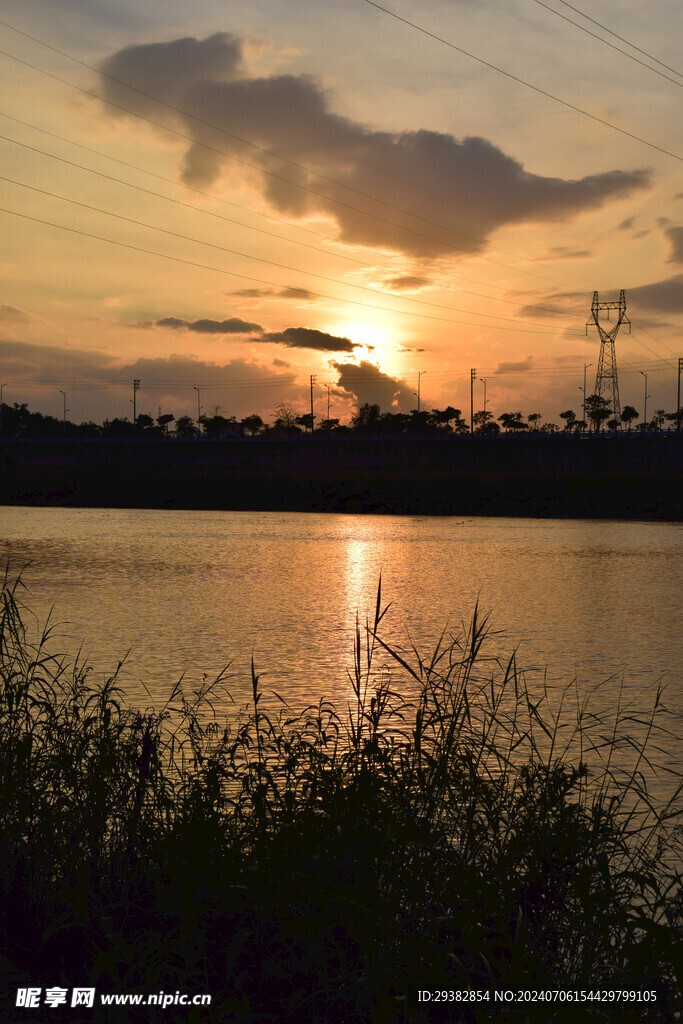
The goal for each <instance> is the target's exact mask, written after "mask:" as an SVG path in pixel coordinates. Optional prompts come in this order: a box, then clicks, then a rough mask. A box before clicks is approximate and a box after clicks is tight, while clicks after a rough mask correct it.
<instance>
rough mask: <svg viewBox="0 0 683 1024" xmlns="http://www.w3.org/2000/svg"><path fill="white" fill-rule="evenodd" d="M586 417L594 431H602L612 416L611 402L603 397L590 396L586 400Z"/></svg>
mask: <svg viewBox="0 0 683 1024" xmlns="http://www.w3.org/2000/svg"><path fill="white" fill-rule="evenodd" d="M586 415H587V416H588V421H589V423H590V424H591V427H592V428H593V430H600V427H601V426H602V424H603V423H604V422H605V421H606V420H608V419H609V418H610V416H611V415H612V411H611V409H610V405H609V402H608V401H607V399H606V398H603V397H602V395H589V396H588V398H587V399H586Z"/></svg>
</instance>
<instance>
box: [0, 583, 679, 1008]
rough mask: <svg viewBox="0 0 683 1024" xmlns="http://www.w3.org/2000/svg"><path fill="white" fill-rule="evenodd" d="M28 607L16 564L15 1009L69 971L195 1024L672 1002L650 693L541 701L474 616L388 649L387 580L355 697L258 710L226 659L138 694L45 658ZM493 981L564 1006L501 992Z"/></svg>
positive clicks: (1, 861) (5, 874)
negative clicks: (227, 694) (231, 682)
mask: <svg viewBox="0 0 683 1024" xmlns="http://www.w3.org/2000/svg"><path fill="white" fill-rule="evenodd" d="M23 601H24V595H23V584H22V581H21V576H20V574H19V575H16V576H14V577H13V576H12V575H11V573H10V571H9V569H8V570H6V572H5V577H4V582H3V584H2V593H1V603H0V751H1V753H0V820H1V824H2V832H1V838H0V877H1V879H2V886H3V890H4V892H3V900H2V907H1V909H0V921H1V926H0V964H2V966H3V967H4V971H3V973H4V974H5V975H6V978H7V982H6V986H5V988H6V992H7V995H8V999H9V1003H8V1006H7V1008H6V1012H5V1013H4V1015H3V1020H7V1021H12V1022H13V1021H15V1020H22V1021H23V1020H25V1019H26V1016H27V1011H25V1010H20V1009H15V1008H14V1005H13V1003H14V997H15V995H16V988H17V986H20V985H24V986H26V985H38V986H43V987H47V986H52V985H58V984H63V985H65V986H74V985H91V986H96V987H97V990H98V993H99V992H157V991H159V990H164V991H167V992H175V991H176V990H180V991H184V992H187V993H195V992H197V993H201V992H207V993H210V994H211V995H212V1006H211V1007H202V1008H192V1009H188V1010H187V1011H185V1010H183V1013H184V1015H185V1016H184V1019H186V1020H188V1021H190V1022H194V1021H214V1020H215V1021H218V1020H220V1021H239V1022H246V1024H251V1022H259V1024H261V1022H263V1024H265V1022H266V1021H296V1022H299V1021H301V1022H304V1021H317V1022H327V1021H335V1022H337V1021H345V1022H355V1021H358V1022H370V1021H378V1022H384V1021H387V1022H388V1021H404V1022H408V1021H416V1022H422V1021H432V1020H439V1021H442V1020H448V1021H460V1020H462V1021H471V1022H478V1021H485V1020H489V1019H495V1020H503V1019H504V1020H505V1021H512V1022H515V1021H520V1022H521V1021H536V1020H538V1021H563V1020H569V1019H571V1020H572V1021H582V1020H590V1021H594V1020H595V1021H613V1020H614V1019H615V1015H617V1014H618V1017H619V1019H620V1021H624V1022H629V1021H639V1022H642V1021H671V1020H674V1019H676V1014H680V1012H681V1008H682V1003H681V975H682V973H683V972H682V963H681V950H682V949H683V943H681V938H682V935H681V932H682V930H683V896H682V891H683V890H682V888H681V874H680V863H681V830H680V818H679V811H678V810H677V800H678V797H679V796H680V789H681V787H680V779H675V778H674V780H673V782H674V786H673V788H674V792H673V794H672V797H671V799H670V800H669V801H668V802H667V803H666V804H664V805H662V804H661V803H655V802H654V800H653V799H652V797H651V795H650V791H649V789H648V778H650V777H651V775H652V773H653V772H654V773H656V772H657V771H658V770H659V769H658V768H657V750H658V749H659V748H660V747H661V744H662V743H666V742H669V736H670V733H669V725H670V716H669V715H668V712H667V710H666V707H665V705H664V703H663V696H662V693H661V690H660V689H657V691H656V692H655V694H654V698H653V702H652V706H651V708H650V711H649V713H648V714H647V715H646V716H645V717H643V716H642V715H640V714H638V713H637V712H636V711H635V710H634V709H633V708H632V707H630V706H626V705H624V706H623V707H622V706H618V707H617V708H616V709H615V711H614V713H613V714H612V716H611V717H610V716H609V715H607V714H606V713H605V714H598V713H596V712H595V710H592V709H591V704H590V700H583V699H579V698H578V696H576V694H575V691H574V689H573V688H572V687H571V686H568V687H567V689H566V690H565V691H564V693H563V694H562V695H561V698H560V700H559V702H558V704H557V707H555V708H553V707H552V700H551V697H550V695H549V694H548V693H547V692H546V691H544V690H542V691H541V692H540V694H539V693H537V692H532V688H531V687H530V686H527V684H526V682H525V678H524V674H523V672H521V671H520V669H519V668H518V665H517V659H516V655H515V654H513V655H512V656H511V657H510V658H509V660H508V661H507V662H500V661H499V660H498V659H497V658H494V657H492V656H490V655H489V653H488V651H489V642H490V633H491V631H490V626H489V623H488V620H487V618H486V617H485V616H482V615H481V613H480V610H479V608H478V607H475V609H474V612H473V615H472V619H471V623H470V626H469V628H468V629H467V630H465V631H464V633H463V634H462V636H457V637H454V636H449V635H447V634H446V633H444V635H443V636H442V637H441V639H440V641H439V643H438V644H437V646H436V649H435V650H434V652H433V653H432V654H431V655H430V657H429V658H427V659H423V658H422V657H421V656H420V654H419V652H417V651H415V650H413V651H412V653H411V654H410V655H408V654H406V653H405V652H402V651H399V650H397V649H395V648H394V647H392V646H390V645H389V644H387V643H386V642H385V641H384V640H383V639H382V624H383V620H384V616H385V614H386V612H387V608H386V607H384V606H383V603H382V590H381V580H380V582H379V586H378V590H377V602H376V607H375V610H374V615H373V617H372V618H371V619H370V620H368V621H366V622H365V624H364V626H363V625H361V623H360V621H358V620H357V623H356V631H355V636H354V638H353V644H354V659H353V670H352V671H351V673H350V687H351V693H352V699H351V700H350V702H349V704H348V706H347V707H344V708H342V707H339V706H334V705H333V704H331V703H330V702H328V701H327V700H325V699H323V698H321V699H320V700H319V702H318V703H317V704H315V705H313V706H309V707H307V708H306V709H304V710H303V711H295V710H293V709H292V708H290V707H289V705H288V704H287V702H286V701H284V700H282V699H280V698H277V707H276V709H275V710H274V709H273V708H272V707H266V706H265V704H264V701H263V692H262V688H261V686H260V682H259V675H258V673H257V672H256V669H255V667H254V665H253V662H252V680H251V682H252V702H251V706H250V707H249V708H247V709H243V710H242V711H241V712H240V713H239V714H236V715H235V716H233V717H232V719H231V720H230V721H227V722H223V721H222V720H221V718H220V711H219V708H221V707H223V706H224V703H223V694H222V691H223V690H224V688H225V677H224V676H220V677H219V678H218V679H217V680H214V681H213V683H211V685H208V686H206V687H204V689H202V690H201V691H198V692H197V693H194V694H192V695H191V696H188V695H186V694H185V693H183V688H182V684H181V683H178V684H176V686H175V687H174V688H173V690H172V692H171V695H170V697H169V700H168V701H167V703H166V704H165V705H164V707H162V708H160V709H159V708H157V709H154V710H145V711H142V710H138V709H135V708H132V707H130V706H129V704H128V702H127V700H126V697H125V695H124V693H123V692H122V690H121V688H120V686H119V685H118V682H117V672H114V673H113V675H112V676H111V677H110V678H109V679H107V680H105V681H104V682H103V683H97V682H96V681H95V680H94V679H93V675H92V673H91V672H90V670H89V668H88V666H87V664H84V663H83V662H82V661H81V659H80V657H77V658H76V659H73V660H70V659H68V658H66V657H64V656H61V655H58V654H54V653H52V652H51V647H52V643H53V637H52V635H51V628H50V626H49V623H48V626H47V627H46V628H45V629H44V630H43V631H42V633H41V634H40V635H39V636H38V638H37V639H36V640H31V639H30V637H29V631H28V630H27V628H26V624H25V623H26V616H27V609H26V607H25V605H24V604H23ZM119 668H120V666H119ZM117 671H118V670H117ZM635 724H638V727H639V735H641V736H643V737H644V738H643V739H642V740H637V739H635V738H634V726H635ZM624 744H626V745H627V747H628V750H629V753H630V757H629V759H628V766H627V767H626V768H625V767H624V759H623V756H622V755H623V745H624ZM423 990H428V991H432V992H434V991H441V992H444V991H445V992H446V993H450V992H452V993H456V992H457V993H466V992H467V991H468V990H469V991H474V992H476V991H479V992H488V993H489V998H488V999H482V1000H481V1001H478V1002H477V1001H464V999H465V997H464V996H461V997H460V998H458V999H456V998H455V996H454V997H453V998H452V999H450V997H449V996H448V995H447V998H446V1000H445V1001H443V1002H441V1001H440V1002H439V1003H438V1005H437V1004H436V1003H435V1002H433V1001H432V1002H425V1001H422V1002H420V1001H418V992H419V991H423ZM502 990H507V991H512V992H514V993H517V992H518V991H520V990H534V991H536V992H542V993H550V994H552V992H554V991H555V990H565V991H570V992H573V993H577V1001H573V1002H572V1005H571V1007H570V1006H568V1004H567V1003H566V1002H562V1003H560V1002H557V1001H552V999H550V1000H548V1001H546V998H547V997H542V999H541V1001H537V1002H535V1003H533V1004H530V1003H521V1004H520V1003H506V1004H505V1006H504V1007H503V1008H501V1005H499V1004H496V1003H494V992H495V991H502ZM581 992H584V993H586V994H587V996H588V994H590V993H593V996H592V997H590V998H586V1000H585V1001H578V998H579V996H580V993H581ZM596 992H601V993H609V992H613V993H615V992H618V993H620V995H619V997H618V999H619V1002H618V1003H617V1002H614V1001H613V1002H610V1001H607V1000H608V999H609V996H605V1001H603V998H602V997H600V998H596V997H595V993H596ZM621 993H626V995H622V994H621ZM645 993H647V995H645ZM651 993H654V996H652V995H651ZM614 998H615V999H616V998H617V997H616V996H615V997H614ZM108 1012H109V1013H110V1014H111V1011H108ZM104 1013H105V1011H104V1010H103V1009H102V1008H100V1009H99V1010H98V1009H97V1008H96V1009H95V1010H94V1011H93V1016H92V1018H91V1019H92V1020H93V1021H94V1022H97V1021H99V1020H115V1021H119V1020H120V1021H137V1020H144V1021H156V1020H162V1019H164V1020H168V1019H169V1017H168V1013H167V1011H162V1010H161V1009H156V1010H155V1009H154V1008H149V1007H148V1008H144V1009H142V1008H132V1007H129V1008H127V1009H124V1008H123V1007H119V1008H118V1009H117V1016H114V1017H112V1016H102V1015H101V1014H104ZM30 1015H31V1017H32V1019H33V1020H39V1021H42V1020H43V1019H48V1020H52V1019H53V1016H54V1015H53V1011H52V1010H43V1009H42V1008H39V1009H36V1010H31V1011H30Z"/></svg>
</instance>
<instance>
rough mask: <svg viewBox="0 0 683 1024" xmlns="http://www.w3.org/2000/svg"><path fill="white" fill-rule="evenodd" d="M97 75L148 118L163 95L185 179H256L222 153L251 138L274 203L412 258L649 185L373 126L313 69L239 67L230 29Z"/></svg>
mask: <svg viewBox="0 0 683 1024" xmlns="http://www.w3.org/2000/svg"><path fill="white" fill-rule="evenodd" d="M102 72H103V74H106V75H109V76H113V78H115V79H118V80H121V81H125V82H129V83H131V84H132V85H134V86H135V88H136V89H138V90H141V91H139V92H131V90H130V89H128V88H126V87H125V86H124V85H122V84H119V82H118V81H114V80H112V78H111V77H109V78H107V77H102V79H101V88H102V92H103V95H104V97H105V98H106V99H108V100H112V101H113V102H114V103H119V104H122V105H124V106H126V107H128V108H129V109H130V110H133V111H136V112H138V113H140V114H142V115H144V116H149V117H152V118H154V119H157V118H158V117H159V104H158V102H156V101H155V100H153V99H150V98H149V96H155V97H159V98H160V99H162V100H164V101H165V102H166V103H167V104H172V105H173V106H174V107H176V108H178V109H177V110H176V111H173V110H169V109H168V107H166V108H164V117H165V118H169V119H170V120H171V121H172V122H173V123H175V124H179V125H180V126H181V127H182V130H183V132H186V133H187V134H190V135H191V136H192V138H193V139H195V140H196V141H195V142H192V143H191V144H190V145H189V147H188V148H187V150H186V152H185V155H184V165H183V171H182V174H183V178H184V180H185V181H186V182H188V183H189V184H192V185H194V186H200V187H205V186H207V185H210V184H211V183H212V182H214V181H215V180H216V179H217V178H218V177H219V176H220V175H221V174H223V173H225V172H227V173H230V174H231V175H240V176H241V177H244V175H247V176H248V178H249V180H250V181H252V182H253V181H254V171H253V170H251V169H247V170H245V168H244V166H243V165H241V164H240V165H236V164H235V163H234V162H232V161H231V159H230V158H231V157H232V156H235V157H239V158H240V160H244V159H245V146H244V142H243V141H242V140H244V139H247V140H249V141H250V142H251V143H253V145H254V147H255V148H250V149H249V150H248V156H247V157H246V159H248V160H249V162H250V163H252V164H253V166H254V167H255V168H256V175H257V184H259V185H260V188H261V190H262V192H263V194H264V195H265V197H266V198H267V199H268V201H269V202H270V204H271V206H272V207H274V208H275V209H277V210H278V211H280V212H282V213H284V214H286V215H288V216H299V217H303V216H305V215H313V214H324V215H327V216H331V217H334V218H335V219H336V222H337V231H338V237H339V239H340V240H341V241H343V242H345V243H349V244H353V245H358V244H361V245H368V246H372V247H379V248H386V249H390V250H395V251H399V252H403V253H405V254H409V255H413V256H422V257H437V256H443V255H447V254H448V253H449V252H451V253H452V252H453V251H454V249H453V247H455V249H456V250H457V248H458V247H460V249H461V250H465V251H467V252H469V253H473V252H479V251H481V250H482V249H483V248H484V246H485V244H486V240H487V239H488V237H489V236H490V235H491V234H492V233H493V232H494V231H496V230H497V229H498V228H501V227H503V226H504V225H506V224H511V223H515V222H548V221H555V222H557V221H563V222H566V221H567V220H569V219H570V218H571V217H572V216H574V215H576V214H578V213H580V212H582V211H585V210H590V209H595V208H598V207H601V206H604V205H605V203H607V202H609V201H611V200H614V199H618V198H623V197H625V196H629V195H631V194H632V193H633V192H635V191H637V190H640V189H644V188H647V187H648V186H649V183H650V173H649V172H648V171H646V170H632V171H624V170H621V169H615V170H611V171H607V172H605V173H601V174H594V175H588V176H586V177H584V178H581V179H578V180H571V179H564V178H560V177H545V176H542V175H537V174H533V173H532V172H531V171H528V170H527V169H526V168H525V167H523V166H522V164H521V163H519V162H518V161H517V160H515V159H514V158H513V157H512V156H509V155H508V154H506V153H504V152H503V151H502V150H501V149H499V148H498V147H497V146H495V145H494V144H493V143H492V142H490V141H489V140H487V139H484V138H480V137H477V136H470V137H467V138H463V139H457V138H455V137H454V136H452V135H449V134H445V133H440V132H435V131H428V130H425V129H418V130H414V131H403V132H388V131H377V130H375V129H371V128H369V127H367V126H366V125H363V124H360V123H358V122H356V121H353V120H351V119H350V118H348V117H343V116H341V115H340V114H337V113H336V112H335V111H334V109H333V105H332V100H331V98H330V96H329V95H328V94H327V93H326V92H325V91H324V90H323V88H322V87H321V85H320V83H319V82H318V81H316V80H315V79H313V78H311V77H309V76H306V75H300V76H295V75H271V76H269V77H248V72H247V71H245V70H244V62H243V53H242V46H241V43H240V41H239V40H238V39H236V37H234V36H231V35H228V34H226V33H218V34H217V35H214V36H210V37H209V38H208V39H205V40H197V39H192V38H185V39H176V40H173V41H171V42H167V43H153V44H145V45H141V46H130V47H127V48H125V49H123V50H119V51H118V52H116V53H114V54H113V55H112V56H111V57H109V58H108V59H107V60H106V61H105V62H104V64H103V65H102ZM145 94H149V95H145ZM107 110H108V112H110V108H107ZM117 116H120V114H117ZM321 175H322V176H325V180H323V179H322V178H321V177H320V176H321ZM283 179H285V180H283ZM330 179H334V180H330ZM315 193H317V194H315ZM373 196H381V197H382V200H383V202H382V201H380V200H379V199H377V200H376V199H373V198H372V197H373ZM335 201H336V202H335ZM339 203H342V204H346V205H339ZM396 208H398V209H396ZM400 210H410V211H411V213H410V214H406V213H401V212H400ZM426 221H427V222H429V223H426ZM392 222H393V223H392Z"/></svg>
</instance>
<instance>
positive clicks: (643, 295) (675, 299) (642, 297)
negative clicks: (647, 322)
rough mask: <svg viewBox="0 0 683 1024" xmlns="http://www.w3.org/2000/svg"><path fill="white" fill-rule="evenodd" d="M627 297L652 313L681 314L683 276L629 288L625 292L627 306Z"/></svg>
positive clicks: (682, 311)
mask: <svg viewBox="0 0 683 1024" xmlns="http://www.w3.org/2000/svg"><path fill="white" fill-rule="evenodd" d="M629 296H631V298H633V299H634V300H635V301H636V302H639V303H641V304H642V305H643V306H647V308H648V310H651V311H652V312H653V313H683V274H676V275H675V277H669V278H667V279H666V280H664V281H655V282H654V283H653V284H644V285H641V286H640V287H639V288H630V289H629V290H628V291H627V292H626V303H627V306H628V299H629ZM631 319H633V317H631ZM639 322H640V321H639Z"/></svg>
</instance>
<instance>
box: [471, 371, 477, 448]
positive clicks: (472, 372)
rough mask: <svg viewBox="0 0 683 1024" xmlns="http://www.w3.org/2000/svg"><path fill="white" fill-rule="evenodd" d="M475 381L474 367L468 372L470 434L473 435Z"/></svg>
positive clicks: (475, 372)
mask: <svg viewBox="0 0 683 1024" xmlns="http://www.w3.org/2000/svg"><path fill="white" fill-rule="evenodd" d="M476 379H477V371H476V369H474V367H473V368H472V369H471V370H470V434H473V433H474V382H475V380H476Z"/></svg>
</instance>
